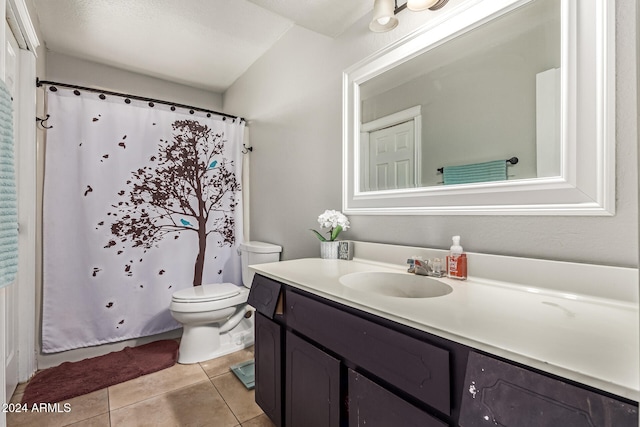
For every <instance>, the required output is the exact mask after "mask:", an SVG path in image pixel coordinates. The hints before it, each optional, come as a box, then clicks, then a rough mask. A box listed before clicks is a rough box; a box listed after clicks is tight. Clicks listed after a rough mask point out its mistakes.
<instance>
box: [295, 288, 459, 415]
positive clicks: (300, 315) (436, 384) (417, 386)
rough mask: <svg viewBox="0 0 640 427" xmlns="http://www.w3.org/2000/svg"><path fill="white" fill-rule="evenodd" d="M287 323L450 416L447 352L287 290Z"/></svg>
mask: <svg viewBox="0 0 640 427" xmlns="http://www.w3.org/2000/svg"><path fill="white" fill-rule="evenodd" d="M284 315H285V318H286V323H287V325H288V326H289V327H291V328H292V329H294V330H296V331H298V332H299V333H301V334H302V335H305V336H307V337H309V338H310V339H312V340H314V341H316V342H317V343H318V344H320V345H322V346H325V347H327V348H330V349H331V350H332V351H334V352H336V353H337V354H339V355H340V356H341V357H344V358H345V359H346V360H348V361H350V362H352V363H353V364H355V365H357V366H359V367H361V368H363V369H364V370H366V371H368V372H370V373H371V374H373V375H375V376H376V377H378V378H380V379H382V380H383V381H386V382H388V383H389V384H391V385H393V386H395V387H398V388H399V389H400V390H403V391H404V392H406V393H408V394H410V395H411V396H413V397H415V398H417V399H419V400H420V401H422V402H424V403H426V404H428V405H430V406H432V407H433V408H435V409H437V410H438V411H440V412H442V413H444V414H446V415H450V412H451V402H450V394H451V393H450V380H449V378H450V375H449V352H448V351H447V350H444V349H441V348H439V347H435V346H433V345H431V344H428V343H426V342H423V341H420V340H417V339H415V338H412V337H409V336H407V335H404V334H402V333H400V332H397V331H394V330H392V329H389V328H388V327H384V326H381V325H378V324H376V323H374V322H371V321H369V320H365V319H363V318H360V317H358V316H356V315H353V314H350V313H346V312H344V311H342V310H339V309H337V308H334V307H331V306H329V305H326V304H323V303H321V302H318V301H315V300H313V299H310V298H308V297H305V296H302V295H300V294H297V293H295V292H289V291H288V292H287V294H286V308H285V313H284Z"/></svg>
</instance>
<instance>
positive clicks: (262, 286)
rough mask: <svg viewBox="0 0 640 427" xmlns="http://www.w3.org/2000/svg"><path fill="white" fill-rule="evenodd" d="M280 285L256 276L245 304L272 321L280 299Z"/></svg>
mask: <svg viewBox="0 0 640 427" xmlns="http://www.w3.org/2000/svg"><path fill="white" fill-rule="evenodd" d="M281 289H282V284H280V283H279V282H276V281H275V280H271V279H269V278H267V277H264V276H261V275H259V274H256V275H255V276H253V283H252V284H251V290H250V291H249V298H248V299H247V304H249V305H250V306H252V307H253V308H255V309H256V311H257V312H258V313H260V314H263V315H265V316H267V317H268V318H269V319H273V316H274V315H275V313H276V308H277V306H278V301H279V299H280V292H281Z"/></svg>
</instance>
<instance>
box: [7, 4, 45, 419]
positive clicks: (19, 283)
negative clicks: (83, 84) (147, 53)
mask: <svg viewBox="0 0 640 427" xmlns="http://www.w3.org/2000/svg"><path fill="white" fill-rule="evenodd" d="M0 16H3V17H4V19H5V21H6V22H7V23H8V24H9V27H10V28H11V30H12V32H13V34H14V36H15V37H16V40H17V42H18V46H19V48H20V49H19V51H18V57H17V60H18V67H19V69H20V78H19V79H18V86H17V87H16V93H15V94H14V98H15V102H14V108H16V110H17V112H18V122H17V123H14V129H16V135H19V140H16V141H15V146H16V155H17V156H16V165H15V166H16V181H17V182H18V188H17V193H18V225H19V232H18V253H19V258H18V274H17V275H16V280H15V282H14V283H13V284H11V285H9V286H15V287H16V290H17V292H18V306H19V308H18V318H17V323H16V325H17V326H16V327H17V328H18V334H17V335H18V341H17V347H18V348H17V351H18V354H17V357H18V381H19V382H24V381H26V380H28V379H29V378H30V377H31V376H32V375H33V373H34V372H35V371H36V354H35V340H36V329H35V317H36V299H35V290H36V275H35V270H36V259H37V258H36V227H37V222H36V198H37V192H36V183H37V179H36V176H37V175H36V173H37V157H36V148H37V146H36V144H37V142H36V126H35V125H36V120H35V118H36V85H35V81H36V57H37V53H36V50H37V48H38V46H40V42H39V40H38V37H37V34H36V31H35V28H34V26H33V23H32V21H31V17H30V16H29V11H28V8H27V5H26V3H25V1H24V0H0ZM0 40H1V41H2V43H3V46H4V45H5V44H6V40H5V36H4V32H2V35H1V36H0ZM0 51H1V55H0V77H1V78H2V80H4V79H5V57H4V47H3V49H0ZM5 296H6V295H5V292H4V290H2V291H1V295H0V304H2V305H4V304H5V303H6V298H5ZM3 308H4V307H3ZM3 311H4V310H3ZM6 327H7V325H6V324H5V322H4V319H3V321H2V322H0V335H1V336H0V338H1V341H2V345H1V346H0V347H1V350H2V351H1V357H0V359H1V360H2V366H3V368H2V373H1V374H0V383H1V385H2V394H3V397H4V399H3V401H4V402H6V401H8V399H10V397H11V396H4V395H5V394H6V372H5V365H6V361H5V352H6V349H5V339H6V334H7V331H6ZM3 415H4V414H3ZM4 421H5V417H4V416H2V417H0V424H4Z"/></svg>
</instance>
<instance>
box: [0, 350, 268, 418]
mask: <svg viewBox="0 0 640 427" xmlns="http://www.w3.org/2000/svg"><path fill="white" fill-rule="evenodd" d="M251 358H253V348H249V349H245V350H242V351H238V352H236V353H232V354H229V355H227V356H223V357H220V358H217V359H213V360H208V361H206V362H202V363H199V364H194V365H178V364H176V365H174V366H173V367H171V368H168V369H164V370H162V371H158V372H155V373H152V374H149V375H144V376H142V377H139V378H136V379H133V380H130V381H127V382H124V383H121V384H116V385H114V386H111V387H108V388H105V389H102V390H98V391H95V392H93V393H90V394H87V395H84V396H78V397H74V398H73V399H69V400H67V401H65V402H63V403H62V404H61V405H60V408H61V409H62V408H64V406H63V404H64V403H69V404H70V409H71V410H70V411H69V412H66V413H65V412H64V411H61V412H59V413H45V412H41V413H38V412H29V413H10V414H7V426H8V427H17V426H37V427H44V426H51V427H53V426H76V427H80V426H82V427H85V426H87V427H106V426H114V427H129V426H132V427H133V426H150V427H151V426H152V427H156V426H158V427H159V426H178V427H182V426H212V427H227V426H228V427H236V426H242V427H273V424H272V423H271V421H270V420H269V419H268V418H267V416H266V415H264V414H263V412H262V410H261V409H260V407H258V405H256V403H255V400H254V391H253V390H247V389H246V388H245V387H244V385H243V384H242V383H241V382H240V380H238V379H237V378H236V376H235V375H234V374H233V373H232V372H231V371H230V370H229V366H231V365H233V364H235V363H239V362H244V361H245V360H248V359H251ZM25 387H26V384H21V385H19V386H18V388H17V390H16V391H15V393H14V395H13V397H12V399H11V402H20V399H22V394H23V393H24V389H25Z"/></svg>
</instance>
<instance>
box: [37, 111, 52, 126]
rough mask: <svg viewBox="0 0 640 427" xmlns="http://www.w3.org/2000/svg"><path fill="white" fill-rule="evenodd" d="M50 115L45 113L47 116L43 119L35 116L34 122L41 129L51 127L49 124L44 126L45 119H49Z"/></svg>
mask: <svg viewBox="0 0 640 427" xmlns="http://www.w3.org/2000/svg"><path fill="white" fill-rule="evenodd" d="M49 117H50V115H49V114H47V116H46V117H45V118H44V119H41V118H40V117H36V123H37V124H39V125H40V126H41V127H42V129H51V128H52V127H53V125H51V126H45V125H44V122H46V121H47V120H49Z"/></svg>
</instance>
